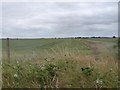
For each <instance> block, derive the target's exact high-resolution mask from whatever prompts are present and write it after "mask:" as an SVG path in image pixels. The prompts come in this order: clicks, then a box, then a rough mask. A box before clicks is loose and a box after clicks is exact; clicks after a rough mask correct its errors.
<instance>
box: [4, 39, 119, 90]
mask: <svg viewBox="0 0 120 90" xmlns="http://www.w3.org/2000/svg"><path fill="white" fill-rule="evenodd" d="M117 41H118V40H117V38H88V39H82V38H81V39H72V38H63V39H10V40H9V42H10V43H9V44H10V62H9V61H8V57H7V53H8V52H7V40H6V39H4V40H2V58H3V59H2V62H3V69H2V70H3V72H2V78H3V87H11V88H20V87H22V88H38V87H39V88H110V87H111V88H116V87H118V42H117Z"/></svg>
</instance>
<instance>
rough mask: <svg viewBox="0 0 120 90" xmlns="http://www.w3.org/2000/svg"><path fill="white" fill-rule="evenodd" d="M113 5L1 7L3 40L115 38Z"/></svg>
mask: <svg viewBox="0 0 120 90" xmlns="http://www.w3.org/2000/svg"><path fill="white" fill-rule="evenodd" d="M117 15H118V12H117V3H80V2H79V3H78V2H74V3H65V2H64V3H4V4H3V27H4V29H3V36H4V37H67V36H112V35H117V19H118V18H117Z"/></svg>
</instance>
